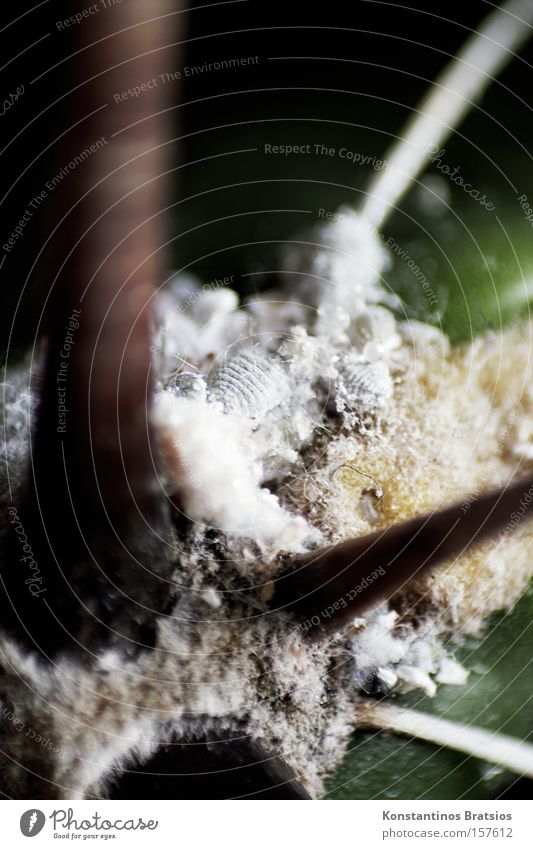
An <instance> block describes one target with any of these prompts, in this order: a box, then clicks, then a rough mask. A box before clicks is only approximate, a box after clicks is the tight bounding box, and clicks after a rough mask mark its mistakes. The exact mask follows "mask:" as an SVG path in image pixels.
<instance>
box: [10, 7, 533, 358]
mask: <svg viewBox="0 0 533 849" xmlns="http://www.w3.org/2000/svg"><path fill="white" fill-rule="evenodd" d="M149 6H150V4H149V3H147V11H148V10H149ZM490 8H491V4H489V3H487V2H480V0H471V1H470V2H468V3H463V4H461V5H460V6H458V7H455V8H453V10H452V6H451V5H450V4H448V3H438V2H433V3H427V2H422V0H418V2H414V3H410V4H409V5H405V6H404V5H401V4H399V3H394V2H392V3H390V2H373V0H370V2H363V0H355V2H353V3H350V4H343V3H340V2H330V3H319V4H318V5H316V7H315V8H312V7H311V4H309V3H291V2H285V3H281V2H269V3H265V2H260V0H246V2H223V3H215V4H210V5H203V4H201V3H196V4H193V5H192V7H191V9H190V11H188V12H187V13H186V14H183V15H181V16H180V19H181V21H182V24H183V23H184V24H185V27H186V32H185V33H182V35H181V37H179V38H177V37H176V34H175V33H174V32H173V31H172V27H171V26H170V25H169V35H168V43H169V45H172V44H173V42H175V41H177V40H179V41H183V40H186V43H185V44H184V45H182V46H181V47H180V46H178V45H174V46H169V47H168V48H167V53H168V70H169V72H175V71H176V70H180V71H181V72H182V83H181V84H180V83H177V82H176V83H169V84H168V85H169V86H171V90H170V92H169V94H170V100H171V103H172V105H173V106H175V109H173V134H174V136H175V139H176V140H175V142H173V160H174V165H175V166H179V167H176V170H175V172H174V175H173V178H169V180H170V179H172V186H171V190H170V196H171V199H172V202H173V204H174V205H173V207H172V209H171V211H170V213H169V216H168V225H167V232H166V233H163V232H162V233H161V244H162V245H163V244H164V243H165V242H166V241H167V240H171V241H170V243H169V246H168V248H167V256H168V259H167V265H168V268H169V271H170V270H171V269H181V268H188V269H189V270H191V271H193V272H194V273H196V274H198V275H199V276H200V277H202V278H203V279H210V278H212V277H215V276H217V277H223V276H226V275H228V274H234V275H235V279H236V281H237V285H238V287H239V288H240V289H241V290H242V291H243V292H246V291H249V290H250V289H258V288H264V287H266V286H270V285H272V283H273V282H274V281H273V279H272V275H271V274H268V273H265V271H269V270H272V269H275V268H276V262H277V260H276V257H277V251H278V248H279V245H280V244H281V243H282V242H283V241H285V240H287V239H290V238H291V237H293V236H294V235H295V234H298V233H301V232H302V231H305V230H306V229H309V226H310V224H312V223H314V222H315V221H316V211H317V210H318V208H319V207H327V208H329V209H331V210H334V209H335V208H336V207H337V205H338V204H339V203H340V202H350V203H355V204H357V203H358V199H359V194H358V193H359V191H360V190H361V189H362V188H363V187H364V186H365V184H366V183H367V181H368V179H369V177H370V176H371V174H372V173H373V172H372V171H371V170H370V169H369V168H368V167H364V166H353V165H351V164H350V163H349V162H348V161H346V160H340V159H339V158H338V157H335V158H329V157H324V156H318V157H317V156H315V155H311V156H292V157H287V158H284V157H281V156H270V157H269V156H265V154H264V152H263V150H262V146H263V145H264V144H265V143H272V144H283V143H285V144H287V143H311V144H314V143H315V142H316V143H324V144H326V145H334V146H337V147H340V146H346V147H349V148H350V149H352V150H354V151H358V152H361V153H364V154H367V155H372V156H376V157H378V158H380V157H383V154H384V153H385V151H386V149H387V147H388V145H389V143H390V142H391V140H392V139H393V138H394V136H395V134H397V133H399V132H400V131H401V129H402V127H403V125H404V122H405V121H406V119H407V117H408V115H409V113H410V111H411V109H412V108H413V107H414V106H415V105H416V104H417V101H418V100H419V98H420V97H421V95H422V94H423V93H424V91H425V90H426V88H427V86H428V84H429V82H430V81H431V80H432V79H433V78H434V77H435V75H436V74H437V73H438V71H439V70H440V69H441V68H442V66H443V65H444V63H445V62H446V60H447V59H448V56H449V55H451V54H453V53H454V52H455V51H456V50H457V49H458V47H459V46H460V45H461V44H462V42H463V41H464V39H465V37H466V36H467V34H468V31H469V30H470V29H472V28H474V27H475V26H476V25H477V24H478V23H479V21H480V20H481V19H482V17H483V15H484V14H486V13H487V12H488V11H489V10H490ZM71 13H72V10H71V9H69V8H68V4H67V3H52V2H51V1H50V2H44V3H41V4H38V3H28V4H19V5H17V6H14V5H11V4H9V5H5V6H4V7H3V9H2V19H3V20H2V26H3V29H2V32H1V34H0V37H1V39H2V48H3V49H2V56H3V57H4V59H3V64H4V68H3V70H2V72H1V79H2V82H1V89H0V90H1V92H2V97H3V98H4V97H7V96H8V94H9V93H10V92H13V91H15V89H16V88H17V86H19V85H21V84H23V85H24V86H25V94H24V95H23V96H22V97H21V98H20V99H19V101H18V102H17V103H16V104H14V106H13V107H12V108H11V109H9V110H8V111H7V112H6V114H5V115H3V116H2V118H1V127H2V167H1V169H0V174H1V180H2V198H4V200H3V201H2V213H3V214H2V221H3V224H2V236H3V239H2V243H3V242H4V240H5V238H7V237H8V235H9V234H10V233H11V232H12V230H13V227H14V226H15V225H16V224H17V222H18V219H19V217H20V215H22V213H23V212H24V209H25V208H26V207H27V204H28V201H29V200H30V199H31V197H32V195H33V194H34V193H35V192H37V191H39V190H40V188H41V187H42V186H43V185H44V183H45V182H46V180H48V179H50V177H51V176H53V175H54V174H55V173H56V172H57V170H58V169H59V168H61V167H62V166H63V165H64V164H65V163H64V161H63V160H64V158H65V155H64V154H63V155H62V147H61V134H62V133H64V132H65V130H66V129H67V128H68V126H69V124H68V118H69V114H70V111H71V107H72V102H71V99H72V97H74V96H77V95H73V94H72V93H69V90H70V72H69V67H70V61H69V58H68V57H69V54H70V52H71V51H72V43H71V41H72V38H73V34H74V28H71V29H70V30H67V31H61V32H60V31H57V29H56V27H55V22H56V21H57V20H59V19H61V18H62V17H63V16H65V17H66V16H68V15H69V14H71ZM39 39H41V40H40V41H39ZM32 45H33V46H32ZM180 51H181V52H180ZM233 56H239V57H240V56H258V57H259V61H258V64H255V65H250V66H246V67H241V68H238V69H226V70H222V71H211V72H206V73H203V74H200V75H196V76H191V77H185V76H184V74H183V69H184V68H185V66H192V65H202V64H203V63H206V62H207V63H208V62H215V61H217V60H221V59H225V58H226V59H227V58H229V57H233ZM291 56H292V57H305V58H296V59H283V60H276V57H291ZM532 59H533V47H532V45H531V44H530V45H529V46H528V47H527V48H526V49H524V50H523V51H522V53H521V56H520V57H519V58H517V59H516V60H515V61H514V62H513V63H512V64H511V65H510V66H509V67H508V68H507V69H506V70H505V71H504V73H503V74H502V75H501V77H500V79H499V81H498V82H496V83H495V84H493V86H492V87H491V88H490V89H489V91H488V93H487V95H486V96H485V98H484V100H483V102H482V104H481V107H480V108H475V109H474V110H473V111H472V112H471V114H470V115H469V116H468V118H467V119H466V120H465V121H464V123H463V124H462V125H461V127H460V128H459V132H458V133H456V134H454V136H453V137H452V138H451V139H450V140H449V141H448V142H447V143H446V145H445V147H446V161H447V162H449V163H450V165H451V166H452V167H453V166H455V165H460V166H461V170H462V173H464V174H465V177H468V180H469V182H471V183H472V185H474V186H475V187H476V188H477V189H479V190H480V191H481V192H487V196H489V197H490V198H491V199H495V200H496V201H497V213H498V215H499V216H500V218H502V220H505V222H506V223H507V228H508V230H510V231H512V233H513V244H514V248H513V251H511V250H510V249H509V247H508V246H506V245H505V244H504V242H505V241H506V240H505V238H502V235H501V232H500V229H499V228H498V227H496V225H495V223H494V216H492V217H491V216H490V215H489V214H488V213H487V212H486V211H484V210H483V209H481V207H480V206H479V204H477V203H475V202H474V201H472V200H471V199H468V198H466V197H465V196H464V193H462V192H461V190H459V189H454V187H453V186H452V187H451V189H452V199H453V206H454V209H455V210H456V212H457V217H455V216H454V215H452V216H447V217H446V218H445V220H444V221H443V220H442V219H441V218H438V219H436V220H433V219H432V218H431V216H429V217H428V216H424V214H421V212H420V209H419V207H417V205H416V193H411V194H410V195H409V197H408V198H406V200H405V202H404V203H403V204H402V209H401V211H399V212H397V213H396V214H395V215H394V216H393V217H392V218H391V219H390V220H389V222H388V223H387V232H390V233H392V234H394V236H395V238H398V239H400V240H401V241H402V244H408V245H411V250H412V251H414V253H415V254H416V256H417V258H418V260H419V261H420V263H421V267H422V268H424V262H425V261H426V260H427V263H426V264H427V268H426V271H427V272H428V275H429V276H433V278H435V277H436V280H435V285H436V286H437V288H438V287H439V286H440V287H441V292H440V294H441V297H440V302H441V305H444V306H443V309H442V310H441V313H445V312H446V310H448V314H447V315H446V314H444V317H443V315H442V314H441V315H439V316H438V319H439V320H441V319H443V320H444V324H445V326H446V327H447V329H448V330H449V332H451V333H452V336H453V335H454V333H455V335H456V336H457V338H461V337H462V336H464V335H467V332H466V331H467V329H468V328H466V325H465V326H464V327H463V325H461V321H460V314H461V309H462V301H463V300H464V298H465V295H464V292H463V290H464V289H465V288H468V285H467V284H468V281H469V279H470V278H471V277H473V278H475V277H476V275H477V274H478V272H479V267H480V266H482V265H483V257H484V256H485V255H486V254H487V252H488V253H489V254H494V253H496V255H497V256H496V260H497V263H496V264H497V266H498V269H499V271H500V276H503V277H509V275H511V276H512V275H515V276H518V274H519V271H520V268H519V266H518V265H517V266H516V267H514V265H513V263H514V262H515V260H514V259H513V256H512V255H513V254H514V251H516V252H517V253H518V255H519V263H521V264H523V263H524V262H525V263H526V264H527V262H528V261H529V257H530V254H531V251H530V249H529V248H528V245H529V243H530V242H531V227H530V226H529V225H527V224H526V223H524V221H523V216H522V214H521V212H520V210H519V208H518V204H517V202H516V192H515V191H514V190H513V189H511V187H510V184H509V181H511V183H513V184H514V186H515V188H517V189H518V193H519V194H520V193H522V192H525V193H528V189H529V193H530V194H531V195H533V190H532V189H531V188H530V187H531V186H532V180H531V175H532V173H533V169H532V168H531V160H530V157H529V155H528V154H527V152H526V151H527V148H528V143H529V138H530V131H531V126H532V123H531V99H532V92H533V86H532V84H531V83H532V76H531V64H530V63H531V61H532ZM53 66H56V67H55V69H54V67H53ZM43 72H44V75H43V76H42V77H41V79H39V80H37V81H36V82H34V83H33V84H31V85H30V82H31V81H32V80H34V79H35V78H36V77H37V76H39V75H40V74H43ZM90 141H92V139H88V142H90ZM522 146H523V147H522ZM248 148H258V150H257V151H251V152H247V153H234V151H242V150H245V149H248ZM224 154H228V155H224ZM209 157H212V158H209ZM198 160H204V161H198ZM502 172H503V173H502ZM65 183H68V178H67V180H66V181H65ZM235 184H238V185H235ZM62 191H63V187H60V188H58V189H57V190H56V191H55V192H54V195H53V196H52V197H51V199H50V202H49V203H47V204H45V205H44V207H42V208H41V209H40V211H39V212H38V213H36V214H35V215H34V217H33V218H32V220H31V222H30V223H29V224H28V226H27V227H26V229H25V233H24V237H23V238H22V239H20V240H19V242H18V243H17V245H16V247H15V248H14V249H13V250H12V252H11V253H9V254H8V255H7V256H6V257H5V260H4V263H3V265H2V268H1V270H0V276H1V280H2V286H1V290H0V291H1V295H0V299H1V300H0V305H1V309H0V324H1V326H0V335H1V337H2V340H3V342H4V346H5V343H6V342H7V339H8V338H9V336H10V334H11V333H12V338H11V346H13V344H14V343H15V346H16V347H18V349H19V350H20V349H22V348H24V346H26V345H27V344H28V343H29V342H30V341H31V340H32V339H33V337H34V330H35V321H36V318H37V316H38V314H39V312H40V307H41V303H42V299H43V297H44V293H45V292H46V291H47V287H48V285H49V283H50V279H51V276H53V274H54V273H55V267H56V266H55V263H56V261H57V260H56V255H57V251H58V249H59V250H60V249H61V230H59V231H56V233H55V235H54V236H53V237H52V239H51V240H50V241H49V242H48V245H47V247H45V248H44V249H43V245H44V244H45V243H46V242H47V239H48V237H49V235H50V232H51V230H52V229H53V226H55V220H56V219H55V217H54V209H55V207H56V204H57V203H58V202H59V201H60V197H61V192H62ZM5 193H7V195H6V194H5ZM291 209H305V210H311V213H312V214H309V213H307V214H303V213H294V212H284V211H275V212H273V211H272V210H291ZM251 213H253V214H251ZM219 219H224V220H223V221H221V220H219ZM425 231H429V232H430V234H432V235H433V236H434V238H435V239H436V240H437V242H438V246H439V247H438V249H437V250H436V255H435V250H434V248H432V247H431V246H430V247H428V245H429V243H430V241H431V239H430V238H429V237H428V235H427V232H425ZM498 240H499V241H500V248H501V250H500V253H498V249H497V245H496V247H495V241H496V242H498ZM424 245H425V247H424ZM236 246H238V247H236ZM3 255H4V252H3V251H2V256H3ZM450 257H452V260H455V259H456V258H458V257H459V258H460V257H464V262H463V265H462V266H461V267H460V268H459V271H457V268H456V267H455V266H454V267H453V269H451V264H450ZM490 259H494V257H492V256H491V257H490ZM430 260H431V262H430ZM459 265H461V263H460V262H459ZM510 266H511V267H510ZM498 269H497V270H498ZM250 272H253V275H252V276H251V277H249V276H248V277H245V278H243V277H242V274H243V273H250ZM458 274H459V276H460V277H461V278H462V279H461V281H460V283H461V285H460V286H458V285H457V281H456V280H455V278H456V277H457V275H458ZM454 281H455V282H454ZM463 284H464V285H463ZM394 285H395V287H396V288H397V289H398V291H400V293H401V294H402V295H404V296H405V297H406V300H407V302H409V301H411V303H410V307H411V310H412V313H413V315H415V316H416V317H426V318H427V317H428V316H426V315H425V314H424V308H425V305H424V304H420V303H418V302H417V301H416V297H415V295H413V297H412V298H411V295H410V291H409V281H406V280H404V279H403V277H402V269H400V270H399V273H398V275H397V276H396V278H395V282H394ZM479 285H480V286H481V290H483V286H485V288H487V289H490V287H491V286H493V283H492V282H487V283H486V284H485V283H483V281H481V282H480V284H479ZM454 286H455V287H456V290H457V291H455V290H454V288H453V287H454ZM450 291H451V294H450ZM454 292H455V295H454ZM454 298H455V300H454ZM19 299H20V301H19ZM481 300H482V299H481ZM469 308H470V311H471V312H472V311H473V312H474V313H475V312H476V310H477V311H478V313H479V316H478V318H479V322H478V323H479V324H480V325H481V326H483V322H485V321H486V323H487V324H489V325H490V324H491V322H492V323H493V324H494V322H495V319H494V316H491V314H490V305H489V306H488V307H486V306H485V305H484V304H483V303H481V301H480V302H479V303H476V302H475V298H474V300H473V301H472V302H471V303H470V304H469ZM454 316H455V319H454ZM429 318H431V316H429ZM457 320H459V324H458V325H457V326H456V325H454V321H457Z"/></svg>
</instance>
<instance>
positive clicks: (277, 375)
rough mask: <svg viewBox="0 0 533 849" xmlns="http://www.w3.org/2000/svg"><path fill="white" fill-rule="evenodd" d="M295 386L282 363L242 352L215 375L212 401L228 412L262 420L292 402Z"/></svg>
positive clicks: (211, 395) (251, 351) (254, 353)
mask: <svg viewBox="0 0 533 849" xmlns="http://www.w3.org/2000/svg"><path fill="white" fill-rule="evenodd" d="M290 391H291V384H290V380H289V378H288V375H287V374H286V372H285V371H284V369H283V367H282V365H281V363H280V362H279V361H278V360H276V359H275V358H273V357H268V358H267V356H266V355H265V354H263V353H259V352H257V351H256V350H253V349H252V350H249V351H241V352H239V353H238V354H236V356H235V357H233V358H231V359H230V360H228V361H227V362H225V363H224V364H223V365H221V366H220V367H219V368H218V369H217V370H216V371H215V372H214V374H213V376H212V379H211V380H210V381H209V397H210V399H211V400H213V401H219V402H220V403H221V404H222V405H223V407H224V410H225V411H226V412H228V413H229V412H231V413H236V414H237V415H241V416H244V417H246V418H250V419H256V420H258V419H261V418H262V417H263V416H264V415H266V414H267V413H268V412H269V411H270V410H272V409H274V408H275V407H278V406H279V405H280V404H282V403H283V402H284V401H286V400H287V399H288V398H289V395H290Z"/></svg>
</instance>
